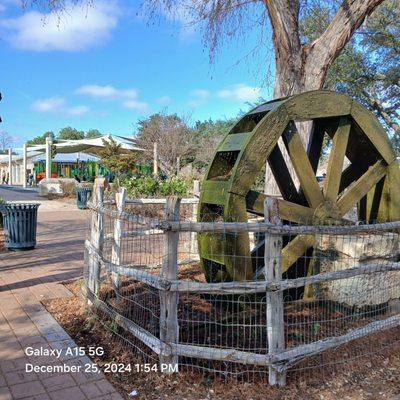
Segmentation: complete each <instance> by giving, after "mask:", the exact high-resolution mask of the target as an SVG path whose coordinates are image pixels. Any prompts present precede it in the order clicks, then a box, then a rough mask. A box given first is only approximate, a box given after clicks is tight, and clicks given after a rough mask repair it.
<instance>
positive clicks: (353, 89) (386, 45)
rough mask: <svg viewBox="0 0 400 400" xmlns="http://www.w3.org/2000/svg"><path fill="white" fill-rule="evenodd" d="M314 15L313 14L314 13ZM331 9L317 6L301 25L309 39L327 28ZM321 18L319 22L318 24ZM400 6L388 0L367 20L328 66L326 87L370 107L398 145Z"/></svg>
mask: <svg viewBox="0 0 400 400" xmlns="http://www.w3.org/2000/svg"><path fill="white" fill-rule="evenodd" d="M311 14H312V16H311ZM329 14H330V9H329V7H326V6H316V7H314V9H313V10H312V13H310V16H309V18H305V19H304V20H303V21H302V24H301V25H300V30H301V33H302V36H304V37H306V38H307V39H308V40H313V38H314V37H316V36H319V35H320V31H322V30H324V29H326V26H327V24H328V21H329V19H330V17H329ZM315 21H318V24H315ZM399 59H400V7H399V3H398V1H396V0H387V1H385V2H384V3H383V4H382V5H380V6H379V7H378V8H377V9H376V11H375V12H374V13H373V14H372V15H371V17H370V18H369V19H368V21H366V23H365V24H364V26H363V28H362V29H360V31H359V33H358V35H355V36H354V37H353V38H352V40H351V41H349V43H348V44H347V45H346V47H345V48H344V50H343V51H342V53H341V55H340V56H339V57H338V58H337V60H336V61H335V62H334V63H333V65H332V67H331V68H330V69H329V71H328V74H327V78H326V81H325V84H324V88H326V89H331V90H336V91H340V92H343V93H345V94H347V95H350V96H351V97H353V98H355V99H356V100H357V101H359V102H360V103H361V104H363V105H364V106H365V107H366V108H368V109H370V110H371V111H372V112H373V113H374V114H375V115H376V116H377V117H378V119H379V120H380V121H381V123H382V125H383V126H384V127H386V130H387V131H388V133H389V135H390V136H391V138H392V140H393V142H394V143H395V145H396V144H398V139H399V135H400V131H399V117H400V114H399V111H398V110H399V105H400V85H399V77H400V67H399V63H398V60H399Z"/></svg>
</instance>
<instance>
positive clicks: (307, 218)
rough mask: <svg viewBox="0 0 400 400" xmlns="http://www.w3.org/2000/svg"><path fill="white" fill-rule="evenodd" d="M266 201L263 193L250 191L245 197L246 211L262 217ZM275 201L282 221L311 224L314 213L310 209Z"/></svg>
mask: <svg viewBox="0 0 400 400" xmlns="http://www.w3.org/2000/svg"><path fill="white" fill-rule="evenodd" d="M266 199H267V195H265V194H264V193H260V192H257V191H255V190H250V191H249V193H248V194H247V196H246V208H247V211H248V212H250V213H252V214H256V215H260V216H261V215H263V214H264V213H263V212H262V209H263V208H264V202H265V200H266ZM276 201H277V203H278V209H279V215H280V216H281V218H282V219H283V220H285V221H291V222H296V223H300V224H311V223H312V219H313V215H314V212H313V210H312V209H311V208H309V207H304V206H301V205H299V204H296V203H292V202H290V201H286V200H282V199H276Z"/></svg>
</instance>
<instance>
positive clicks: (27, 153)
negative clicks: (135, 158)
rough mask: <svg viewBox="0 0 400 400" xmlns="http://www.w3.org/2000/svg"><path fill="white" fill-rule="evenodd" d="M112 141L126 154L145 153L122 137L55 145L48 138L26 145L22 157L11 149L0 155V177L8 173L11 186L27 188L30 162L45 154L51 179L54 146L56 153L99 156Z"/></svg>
mask: <svg viewBox="0 0 400 400" xmlns="http://www.w3.org/2000/svg"><path fill="white" fill-rule="evenodd" d="M111 140H113V141H114V142H115V143H117V144H118V145H120V149H121V150H122V152H124V153H129V152H141V151H145V150H144V149H141V148H139V147H137V146H136V145H135V142H134V141H133V140H132V139H130V138H125V137H122V136H113V135H104V136H100V137H98V138H93V139H79V140H58V141H57V142H55V143H53V142H52V140H51V138H49V137H47V138H46V143H45V144H38V145H33V146H28V145H27V144H26V143H25V144H24V146H23V148H22V155H18V154H13V149H11V148H10V149H8V154H3V155H0V177H2V176H3V174H4V173H8V174H9V184H10V185H12V184H20V185H21V184H22V186H23V187H26V184H27V176H26V171H27V166H28V161H31V162H32V161H33V160H35V159H37V157H39V156H41V155H43V154H45V160H46V179H50V178H51V163H52V157H51V149H52V147H53V146H54V147H55V148H56V152H57V153H60V154H71V153H85V154H89V155H93V156H99V154H100V152H101V150H102V149H104V147H105V142H111ZM16 150H21V149H16Z"/></svg>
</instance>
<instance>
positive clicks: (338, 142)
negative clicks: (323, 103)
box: [324, 117, 351, 201]
mask: <svg viewBox="0 0 400 400" xmlns="http://www.w3.org/2000/svg"><path fill="white" fill-rule="evenodd" d="M350 127H351V125H350V121H349V120H348V119H347V118H345V117H342V118H340V122H339V127H338V129H337V131H336V133H335V136H334V137H333V143H332V149H331V153H330V154H329V160H328V168H327V170H326V178H325V182H324V195H325V199H326V200H329V201H336V200H337V196H338V194H339V187H340V179H341V176H342V170H343V163H344V158H345V155H346V148H347V142H348V140H349V134H350Z"/></svg>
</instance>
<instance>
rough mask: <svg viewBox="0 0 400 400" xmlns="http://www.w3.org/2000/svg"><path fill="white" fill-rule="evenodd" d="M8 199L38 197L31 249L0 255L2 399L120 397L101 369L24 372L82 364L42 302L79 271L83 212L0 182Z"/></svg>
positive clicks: (1, 193)
mask: <svg viewBox="0 0 400 400" xmlns="http://www.w3.org/2000/svg"><path fill="white" fill-rule="evenodd" d="M0 197H3V198H7V199H9V200H24V199H29V200H39V201H42V203H43V204H42V206H41V207H40V208H39V210H40V212H39V222H38V236H37V239H38V245H37V248H36V249H35V250H33V251H28V252H5V253H1V254H0V400H6V399H54V400H55V399H57V400H62V399H68V400H80V399H98V400H100V399H121V396H120V395H119V394H117V392H116V391H115V389H114V388H113V386H112V385H111V384H110V383H109V382H108V381H107V380H106V378H105V377H104V375H103V374H97V373H85V372H83V371H82V372H75V373H71V372H70V373H49V372H37V373H36V372H26V364H32V365H33V366H43V365H60V366H61V365H63V364H65V365H68V366H79V365H80V366H83V365H84V364H86V363H90V360H89V359H88V358H87V357H86V356H84V357H77V356H72V355H66V354H65V349H66V348H68V347H75V346H76V345H75V343H74V342H73V340H72V339H71V338H70V337H69V336H68V334H67V333H66V332H65V331H64V330H63V329H62V328H61V327H60V326H59V325H58V323H57V322H56V321H55V320H54V318H53V317H52V316H51V315H50V314H49V313H48V312H47V311H46V310H45V308H44V307H43V306H42V304H41V303H40V301H41V300H43V299H49V298H55V297H61V296H69V295H71V293H70V292H69V291H68V290H67V289H66V288H65V287H64V286H63V285H62V284H60V282H61V281H64V280H67V279H71V278H76V277H79V276H81V275H82V264H83V261H82V260H83V242H84V237H85V225H86V218H87V213H86V212H85V211H79V210H77V209H76V208H75V206H74V205H73V204H66V203H61V202H58V201H51V202H50V201H43V199H40V198H37V197H36V194H34V193H33V192H29V193H28V192H24V191H21V190H17V191H14V190H12V189H10V188H7V189H3V188H1V187H0ZM27 347H32V348H34V349H40V348H42V349H63V350H64V351H63V355H61V357H60V358H57V357H56V356H55V355H52V356H28V355H26V354H25V349H26V348H27Z"/></svg>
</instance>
